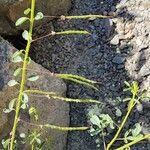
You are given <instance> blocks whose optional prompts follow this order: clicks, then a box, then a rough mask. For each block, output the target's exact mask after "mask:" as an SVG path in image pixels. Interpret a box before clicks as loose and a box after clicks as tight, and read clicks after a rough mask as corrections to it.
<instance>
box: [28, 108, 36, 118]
mask: <svg viewBox="0 0 150 150" xmlns="http://www.w3.org/2000/svg"><path fill="white" fill-rule="evenodd" d="M29 115H30V116H32V115H33V116H34V118H35V120H36V121H37V120H38V114H37V111H36V108H35V107H31V108H30V109H29Z"/></svg>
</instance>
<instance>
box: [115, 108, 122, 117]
mask: <svg viewBox="0 0 150 150" xmlns="http://www.w3.org/2000/svg"><path fill="white" fill-rule="evenodd" d="M116 116H118V117H121V116H122V112H121V110H120V109H119V108H116Z"/></svg>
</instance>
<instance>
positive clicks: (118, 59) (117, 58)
mask: <svg viewBox="0 0 150 150" xmlns="http://www.w3.org/2000/svg"><path fill="white" fill-rule="evenodd" d="M124 61H125V58H123V57H121V56H115V57H114V58H113V60H112V62H113V63H115V64H118V65H120V64H122V63H123V62H124Z"/></svg>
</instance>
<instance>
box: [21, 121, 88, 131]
mask: <svg viewBox="0 0 150 150" xmlns="http://www.w3.org/2000/svg"><path fill="white" fill-rule="evenodd" d="M19 121H21V122H23V123H25V124H27V125H30V126H35V127H38V128H41V129H42V128H44V127H45V128H50V129H53V130H58V131H80V130H81V131H82V130H87V129H89V127H60V126H55V125H51V124H44V125H42V124H40V125H39V124H34V123H30V122H26V121H24V120H22V119H19Z"/></svg>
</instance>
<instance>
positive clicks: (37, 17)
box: [35, 12, 44, 20]
mask: <svg viewBox="0 0 150 150" xmlns="http://www.w3.org/2000/svg"><path fill="white" fill-rule="evenodd" d="M43 17H44V15H43V13H42V12H38V13H37V14H36V16H35V20H41V19H43Z"/></svg>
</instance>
